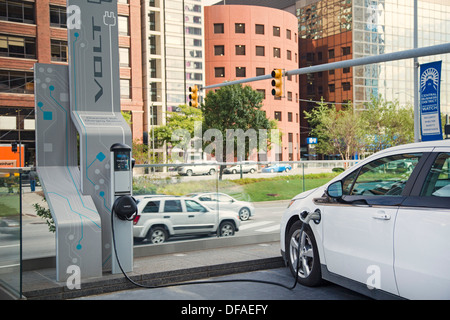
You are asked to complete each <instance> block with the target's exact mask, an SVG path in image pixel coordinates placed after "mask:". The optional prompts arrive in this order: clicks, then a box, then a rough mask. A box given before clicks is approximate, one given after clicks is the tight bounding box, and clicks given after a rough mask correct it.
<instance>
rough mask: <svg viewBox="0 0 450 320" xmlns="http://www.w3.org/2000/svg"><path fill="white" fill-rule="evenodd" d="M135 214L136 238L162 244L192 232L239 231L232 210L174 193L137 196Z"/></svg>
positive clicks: (235, 214) (238, 223)
mask: <svg viewBox="0 0 450 320" xmlns="http://www.w3.org/2000/svg"><path fill="white" fill-rule="evenodd" d="M135 198H136V200H137V201H138V214H137V215H136V217H135V219H134V222H133V236H134V238H135V240H136V241H143V240H145V239H147V240H148V241H150V243H154V244H156V243H163V242H165V241H167V239H168V238H169V237H174V236H184V235H192V234H196V235H198V234H218V235H219V236H221V237H224V236H232V235H234V233H235V232H236V231H239V226H240V220H239V216H238V214H237V213H235V212H231V211H224V210H220V212H219V211H216V210H212V209H210V208H208V207H205V206H204V205H202V204H200V203H199V202H197V201H196V200H194V199H191V198H184V197H174V196H137V197H135Z"/></svg>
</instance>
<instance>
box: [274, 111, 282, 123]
mask: <svg viewBox="0 0 450 320" xmlns="http://www.w3.org/2000/svg"><path fill="white" fill-rule="evenodd" d="M274 118H275V120H278V121H281V111H275V113H274Z"/></svg>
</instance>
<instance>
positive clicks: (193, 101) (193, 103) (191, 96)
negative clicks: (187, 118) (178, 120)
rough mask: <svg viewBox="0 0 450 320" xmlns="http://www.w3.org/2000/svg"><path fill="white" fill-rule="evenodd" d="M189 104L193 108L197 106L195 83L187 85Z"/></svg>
mask: <svg viewBox="0 0 450 320" xmlns="http://www.w3.org/2000/svg"><path fill="white" fill-rule="evenodd" d="M189 92H190V94H189V99H190V101H189V105H190V106H191V107H194V108H198V87H197V86H196V85H195V86H193V87H189Z"/></svg>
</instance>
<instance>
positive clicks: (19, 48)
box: [0, 0, 144, 166]
mask: <svg viewBox="0 0 450 320" xmlns="http://www.w3.org/2000/svg"><path fill="white" fill-rule="evenodd" d="M118 15H119V17H118V24H119V25H118V27H119V46H120V48H119V53H120V87H121V106H122V110H123V111H127V112H131V115H132V122H133V125H132V132H133V138H134V139H142V132H143V130H144V127H143V123H144V121H143V118H144V104H143V98H142V71H141V67H142V62H141V30H140V18H141V12H140V0H119V1H118ZM67 52H68V49H67V28H66V1H65V0H36V1H29V0H0V143H2V144H10V143H11V142H13V141H20V142H21V143H22V144H23V145H25V152H26V156H25V165H29V166H31V165H33V164H34V153H35V146H34V144H35V134H34V94H33V93H34V84H33V66H34V64H35V63H54V64H67V63H68V54H67Z"/></svg>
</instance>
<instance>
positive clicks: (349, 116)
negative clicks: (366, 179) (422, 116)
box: [305, 96, 414, 160]
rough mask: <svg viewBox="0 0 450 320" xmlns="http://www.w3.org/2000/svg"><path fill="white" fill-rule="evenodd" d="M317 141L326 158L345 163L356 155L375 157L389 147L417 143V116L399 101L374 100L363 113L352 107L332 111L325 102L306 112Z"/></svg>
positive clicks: (366, 105) (379, 98)
mask: <svg viewBox="0 0 450 320" xmlns="http://www.w3.org/2000/svg"><path fill="white" fill-rule="evenodd" d="M305 118H306V119H307V120H308V122H309V125H310V127H312V130H311V134H312V135H313V136H316V137H317V138H318V144H317V149H318V151H319V152H320V153H323V154H335V153H339V154H340V155H341V157H342V159H344V160H349V159H351V157H352V156H354V155H355V154H356V153H362V152H370V153H374V152H377V151H380V150H383V149H385V148H388V147H392V146H396V145H400V144H405V143H410V142H413V141H414V114H413V109H412V107H411V106H405V107H402V106H400V105H399V103H398V101H393V102H391V101H386V100H385V99H383V98H382V97H381V96H379V97H372V99H371V101H370V102H369V103H366V104H365V108H364V110H360V111H356V110H353V108H352V107H351V106H350V107H349V108H344V109H342V110H339V111H338V110H336V108H335V107H334V106H332V107H329V106H328V105H327V104H326V103H324V102H323V101H322V102H320V103H318V106H317V107H316V108H314V109H313V110H311V112H306V111H305Z"/></svg>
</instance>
